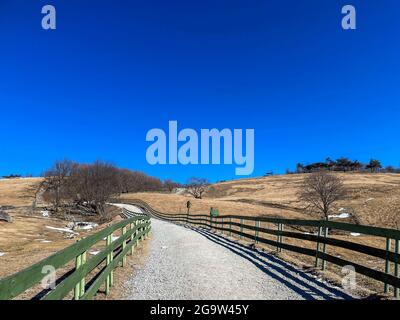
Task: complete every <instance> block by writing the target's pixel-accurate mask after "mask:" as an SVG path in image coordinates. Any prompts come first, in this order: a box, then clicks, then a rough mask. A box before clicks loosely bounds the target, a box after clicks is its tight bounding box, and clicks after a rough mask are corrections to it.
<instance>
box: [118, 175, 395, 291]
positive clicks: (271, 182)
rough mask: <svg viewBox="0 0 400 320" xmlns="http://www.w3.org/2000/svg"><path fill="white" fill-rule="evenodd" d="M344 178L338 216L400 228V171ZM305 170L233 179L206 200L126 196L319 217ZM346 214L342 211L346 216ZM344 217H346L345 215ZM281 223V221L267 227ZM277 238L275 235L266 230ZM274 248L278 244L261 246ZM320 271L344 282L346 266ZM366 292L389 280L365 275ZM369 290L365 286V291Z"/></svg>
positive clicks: (353, 256) (371, 262)
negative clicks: (304, 191) (309, 208)
mask: <svg viewBox="0 0 400 320" xmlns="http://www.w3.org/2000/svg"><path fill="white" fill-rule="evenodd" d="M336 175H337V176H339V177H340V178H341V179H343V182H344V185H345V187H346V189H347V192H346V194H347V195H346V198H345V199H344V200H342V201H341V202H340V203H338V208H337V211H336V212H335V214H334V215H337V217H332V220H334V221H340V222H351V223H360V224H365V225H372V226H381V227H390V228H398V227H399V226H400V225H399V221H400V175H398V174H368V173H336ZM304 177H305V175H282V176H272V177H262V178H255V179H242V180H233V181H227V182H222V183H217V184H214V185H212V186H211V187H210V189H209V191H208V192H207V194H205V196H204V197H203V199H194V198H193V197H191V196H190V195H184V194H163V193H136V194H126V195H123V196H122V199H125V200H129V199H142V200H144V201H146V202H147V203H149V204H150V205H151V206H152V207H154V208H155V209H157V210H159V211H162V212H165V213H171V214H173V213H186V202H187V201H188V200H190V201H191V203H192V207H191V214H209V211H210V207H216V208H218V209H219V211H220V214H221V215H228V214H233V215H245V216H270V217H283V218H302V219H318V218H319V217H318V215H316V214H311V213H307V212H305V210H304V209H303V208H304V204H302V203H300V202H299V201H298V200H297V196H296V193H297V192H298V191H299V188H300V186H301V183H302V179H304ZM340 215H342V216H340ZM343 216H344V218H343ZM265 227H270V228H276V227H275V226H272V225H270V226H265ZM332 236H334V237H336V238H338V239H346V240H350V241H353V242H357V243H362V244H368V245H370V246H373V247H378V248H382V249H384V247H385V239H382V238H378V237H371V236H364V235H351V234H333V235H332ZM264 237H266V238H271V239H273V237H272V236H268V235H264ZM285 241H286V242H287V243H291V244H297V245H298V244H299V242H301V243H302V245H303V246H305V247H308V248H312V249H315V248H314V247H315V243H311V242H307V241H301V240H290V239H286V240H285ZM260 247H262V248H263V249H266V250H268V251H271V252H273V251H274V250H275V248H271V247H270V248H268V247H267V246H260ZM328 253H330V254H334V255H336V256H339V257H341V258H343V259H346V260H349V261H354V262H358V263H361V264H364V265H366V266H369V267H371V268H374V269H377V270H381V271H383V270H384V261H383V260H381V259H378V258H373V257H369V256H366V255H364V254H358V253H354V252H352V251H349V250H346V249H341V248H334V247H329V249H328ZM279 255H280V256H281V257H282V258H284V259H286V260H290V261H292V262H294V263H295V264H298V265H300V266H302V267H304V268H309V267H310V266H313V264H314V259H313V258H312V257H306V256H302V255H298V254H294V253H290V252H283V253H280V254H279ZM318 274H319V275H323V276H326V277H327V278H329V279H333V280H336V281H339V282H340V279H341V269H340V268H337V267H335V266H333V265H329V264H328V270H327V271H326V272H324V274H321V272H318ZM358 280H359V281H358V284H359V288H358V289H360V292H361V293H362V294H365V293H366V294H367V293H370V292H371V291H370V290H372V292H374V291H375V292H382V289H383V285H382V284H381V283H378V282H376V281H374V280H370V279H368V278H365V277H362V276H359V278H358ZM364 289H365V290H364Z"/></svg>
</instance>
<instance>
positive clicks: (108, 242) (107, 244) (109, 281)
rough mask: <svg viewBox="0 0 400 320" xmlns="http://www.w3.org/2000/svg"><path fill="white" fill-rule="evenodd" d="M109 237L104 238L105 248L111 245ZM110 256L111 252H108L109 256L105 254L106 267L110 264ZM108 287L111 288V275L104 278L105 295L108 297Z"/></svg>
mask: <svg viewBox="0 0 400 320" xmlns="http://www.w3.org/2000/svg"><path fill="white" fill-rule="evenodd" d="M111 237H112V236H111V235H108V236H107V238H106V246H107V247H110V245H111V239H112V238H111ZM111 256H112V252H110V253H109V254H107V260H106V265H107V266H108V265H109V264H110V263H111ZM110 286H111V273H110V274H109V275H108V276H107V278H106V290H105V291H106V295H108V294H109V293H110Z"/></svg>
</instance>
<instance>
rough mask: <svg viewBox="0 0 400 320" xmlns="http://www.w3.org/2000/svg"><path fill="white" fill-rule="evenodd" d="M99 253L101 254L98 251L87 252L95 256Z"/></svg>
mask: <svg viewBox="0 0 400 320" xmlns="http://www.w3.org/2000/svg"><path fill="white" fill-rule="evenodd" d="M100 252H101V251H100V250H91V251H89V254H91V255H94V256H95V255H98V254H99V253H100Z"/></svg>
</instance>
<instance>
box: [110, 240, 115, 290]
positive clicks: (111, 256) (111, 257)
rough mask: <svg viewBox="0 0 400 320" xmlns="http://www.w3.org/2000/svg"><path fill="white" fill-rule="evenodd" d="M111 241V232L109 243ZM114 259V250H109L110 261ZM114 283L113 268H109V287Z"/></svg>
mask: <svg viewBox="0 0 400 320" xmlns="http://www.w3.org/2000/svg"><path fill="white" fill-rule="evenodd" d="M112 243H113V234H112V233H111V234H110V245H111V244H112ZM113 260H114V252H113V251H111V254H110V263H111V262H113ZM113 285H114V270H111V272H110V287H112V286H113Z"/></svg>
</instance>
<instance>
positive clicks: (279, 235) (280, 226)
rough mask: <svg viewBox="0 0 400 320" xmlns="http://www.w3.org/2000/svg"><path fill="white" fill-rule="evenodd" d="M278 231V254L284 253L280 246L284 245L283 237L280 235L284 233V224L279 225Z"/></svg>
mask: <svg viewBox="0 0 400 320" xmlns="http://www.w3.org/2000/svg"><path fill="white" fill-rule="evenodd" d="M278 231H279V233H278V239H277V242H278V245H277V246H276V251H277V252H282V248H281V247H280V246H279V244H281V243H282V235H281V234H280V232H281V231H283V224H282V223H278Z"/></svg>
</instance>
